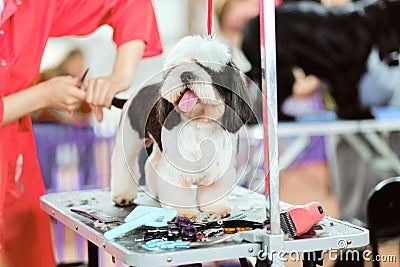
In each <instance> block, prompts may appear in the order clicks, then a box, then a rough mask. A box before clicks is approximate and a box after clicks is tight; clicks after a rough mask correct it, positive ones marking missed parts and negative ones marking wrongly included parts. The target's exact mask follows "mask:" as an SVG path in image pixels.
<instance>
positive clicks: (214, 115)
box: [111, 36, 252, 217]
mask: <svg viewBox="0 0 400 267" xmlns="http://www.w3.org/2000/svg"><path fill="white" fill-rule="evenodd" d="M246 85H247V83H246V80H245V77H244V75H243V74H242V73H240V72H239V71H238V70H237V68H235V66H234V65H233V63H232V61H231V55H230V53H229V51H228V48H227V47H226V46H225V45H223V44H222V43H220V42H219V41H218V40H216V39H215V38H211V37H205V38H202V37H199V36H188V37H185V38H183V39H181V40H180V41H179V42H178V43H177V44H176V45H175V46H174V47H173V49H172V50H171V52H170V53H169V54H168V56H167V57H166V60H165V65H164V71H163V73H162V78H161V81H160V82H157V83H154V84H150V85H148V86H145V87H143V89H141V90H140V91H138V92H137V93H136V94H135V95H134V96H133V97H132V98H131V99H130V100H128V102H127V103H126V104H125V105H124V108H123V115H122V116H123V117H122V121H121V125H120V129H119V131H118V134H117V139H116V145H115V148H114V152H113V155H112V162H111V191H112V197H113V201H114V202H115V203H116V204H117V205H126V204H132V203H133V201H134V199H135V198H136V193H137V189H138V179H139V177H140V173H139V163H138V155H139V151H140V150H141V149H142V148H143V147H144V146H149V145H150V144H152V145H153V147H152V152H151V154H150V155H149V157H148V159H147V161H146V164H145V177H146V185H147V189H148V192H149V193H150V194H151V196H153V197H156V198H157V199H158V200H159V201H160V204H161V206H162V207H167V208H173V209H176V210H178V214H179V215H182V216H186V217H195V216H196V215H197V214H198V213H199V212H200V211H201V212H204V213H211V214H219V215H221V216H227V215H229V214H230V211H231V210H230V207H229V205H228V202H227V194H228V193H229V191H230V190H231V189H232V188H233V187H234V186H235V184H236V183H237V178H236V170H235V164H236V154H237V150H238V131H239V129H240V128H241V127H242V126H243V124H245V123H246V122H247V121H248V120H249V118H250V116H251V115H252V111H251V107H250V100H249V96H248V92H247V86H246Z"/></svg>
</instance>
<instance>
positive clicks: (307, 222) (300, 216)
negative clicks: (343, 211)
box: [280, 202, 325, 237]
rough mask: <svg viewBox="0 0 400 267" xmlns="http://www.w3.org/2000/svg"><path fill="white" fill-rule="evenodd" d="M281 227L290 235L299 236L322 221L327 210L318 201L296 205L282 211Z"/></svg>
mask: <svg viewBox="0 0 400 267" xmlns="http://www.w3.org/2000/svg"><path fill="white" fill-rule="evenodd" d="M280 216H281V227H282V230H283V231H284V232H285V233H288V234H290V236H292V237H294V236H298V235H301V234H304V233H306V232H308V231H309V230H310V229H311V227H312V226H313V225H315V224H316V223H318V222H319V221H321V220H322V219H323V218H324V216H325V212H324V209H323V208H322V205H321V204H320V203H318V202H310V203H308V204H305V205H295V206H292V207H290V208H289V209H288V210H286V211H284V212H282V213H281V215H280Z"/></svg>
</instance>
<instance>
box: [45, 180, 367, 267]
mask: <svg viewBox="0 0 400 267" xmlns="http://www.w3.org/2000/svg"><path fill="white" fill-rule="evenodd" d="M229 200H230V204H231V206H232V208H233V211H232V215H236V214H246V215H247V218H246V220H253V221H260V222H261V221H263V220H264V219H265V216H266V211H265V207H266V200H265V197H264V196H263V195H261V194H259V193H254V192H250V191H249V190H247V189H245V188H242V187H236V188H235V189H234V190H233V191H232V192H231V194H230V197H229ZM135 203H137V204H138V205H148V206H157V202H156V201H154V200H152V199H151V198H149V197H148V196H147V195H146V194H145V193H144V192H139V193H138V198H137V199H136V201H135ZM281 206H282V207H286V206H287V204H285V203H282V204H281ZM133 207H134V206H132V207H124V208H121V207H116V206H115V205H114V204H113V202H112V200H111V195H110V191H109V190H106V189H104V190H102V189H97V190H85V191H77V192H62V193H55V194H48V195H44V196H42V197H41V208H42V209H43V210H44V211H45V212H46V213H48V214H49V215H51V216H52V217H53V218H54V219H56V220H58V221H59V222H61V223H63V224H64V225H66V226H67V227H69V228H71V229H73V230H74V231H75V232H76V233H78V234H80V235H81V236H82V237H84V238H85V239H87V240H89V241H90V242H92V243H94V244H95V245H97V246H98V247H100V248H103V249H104V250H105V251H107V252H108V253H110V254H111V255H112V256H114V257H115V258H117V259H118V260H121V261H123V262H124V263H126V264H128V265H131V266H150V265H151V266H171V265H182V264H189V263H196V262H208V261H215V260H226V259H235V258H243V257H252V256H257V254H258V253H259V252H260V250H261V244H260V243H257V241H259V240H260V236H259V234H260V231H256V230H255V234H254V235H253V234H250V232H247V234H246V236H245V239H246V240H249V241H251V242H247V241H243V242H238V241H236V242H232V241H230V242H226V243H222V244H216V245H213V246H210V247H202V248H190V249H175V250H168V251H164V250H161V251H147V250H144V249H142V248H141V247H140V243H136V242H135V241H134V239H135V238H138V237H140V236H141V234H142V233H143V232H142V231H143V228H139V229H137V230H134V231H131V232H129V233H128V234H127V235H125V236H123V237H121V238H117V239H115V240H113V241H106V240H105V239H104V236H103V233H104V231H105V230H107V229H105V230H104V229H100V228H99V227H96V226H95V223H94V221H93V220H91V219H89V218H86V217H84V216H81V215H79V214H76V213H74V212H72V211H71V208H75V209H82V210H86V211H90V212H95V213H96V214H98V215H100V217H101V216H103V217H109V216H111V217H112V218H113V219H116V220H118V221H120V222H123V220H124V218H125V217H126V216H127V215H128V214H129V213H130V212H131V211H132V209H133ZM109 225H110V226H112V225H114V226H115V225H117V224H109ZM261 231H262V232H263V231H264V230H261ZM256 233H258V234H256ZM368 243H369V242H368V230H366V229H363V228H360V227H357V226H354V225H352V224H349V223H346V222H343V221H339V220H335V219H333V218H330V217H328V216H326V218H324V220H323V221H321V222H320V223H319V224H318V225H316V226H314V228H313V230H312V231H310V232H309V234H307V235H305V236H304V237H303V238H301V239H289V238H287V239H286V240H285V242H284V248H285V251H287V252H290V253H292V252H293V251H299V252H302V251H322V250H332V249H337V250H338V249H343V248H356V247H362V246H365V245H367V244H368Z"/></svg>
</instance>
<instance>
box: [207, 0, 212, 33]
mask: <svg viewBox="0 0 400 267" xmlns="http://www.w3.org/2000/svg"><path fill="white" fill-rule="evenodd" d="M211 31H212V0H208V14H207V34H208V35H211Z"/></svg>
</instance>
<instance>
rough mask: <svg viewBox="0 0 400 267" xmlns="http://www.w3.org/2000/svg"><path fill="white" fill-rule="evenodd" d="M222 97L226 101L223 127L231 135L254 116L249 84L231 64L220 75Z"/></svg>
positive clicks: (219, 82)
mask: <svg viewBox="0 0 400 267" xmlns="http://www.w3.org/2000/svg"><path fill="white" fill-rule="evenodd" d="M218 76H219V77H220V81H218V83H217V84H218V85H220V88H221V91H220V93H221V96H222V97H223V98H224V100H225V104H226V107H225V112H224V115H223V116H222V125H223V126H224V128H225V129H227V130H228V131H229V132H231V133H235V132H237V131H238V130H239V129H240V128H241V127H242V126H243V124H245V123H246V122H247V121H248V120H249V119H250V117H251V115H252V109H251V106H250V105H251V104H250V97H249V94H248V88H247V84H246V82H245V80H244V77H243V76H242V73H241V72H240V71H239V70H238V69H237V68H236V66H235V65H234V64H233V63H232V62H230V63H228V64H227V66H226V67H225V68H224V70H223V71H222V73H221V74H220V75H218Z"/></svg>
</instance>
